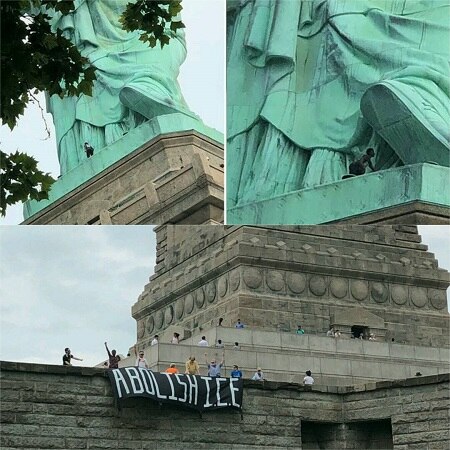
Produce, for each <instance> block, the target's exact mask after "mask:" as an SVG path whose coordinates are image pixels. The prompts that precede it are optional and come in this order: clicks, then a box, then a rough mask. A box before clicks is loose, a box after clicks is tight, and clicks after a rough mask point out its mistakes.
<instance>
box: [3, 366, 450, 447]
mask: <svg viewBox="0 0 450 450" xmlns="http://www.w3.org/2000/svg"><path fill="white" fill-rule="evenodd" d="M1 377H2V378H1V381H2V385H1V387H2V409H1V422H2V432H1V448H2V449H5V450H7V449H17V448H29V449H51V448H58V449H75V448H81V449H83V448H84V449H94V448H117V449H127V448H132V449H146V448H149V449H150V448H151V449H176V448H180V445H181V443H183V442H184V443H187V444H189V446H190V447H191V448H199V449H201V448H215V449H246V448H271V449H282V448H296V449H302V448H305V449H307V448H311V443H314V442H316V441H317V440H318V439H319V440H321V441H322V442H328V444H329V445H328V447H327V448H333V449H350V448H359V449H361V448H380V447H377V445H381V443H387V444H388V443H389V442H392V441H393V443H394V448H395V450H397V449H411V448H421V449H423V450H432V449H444V448H445V449H446V448H448V447H447V445H448V437H449V436H448V422H447V421H448V413H449V390H448V382H449V376H448V374H447V375H440V376H430V377H422V378H413V379H407V380H398V381H394V382H381V383H371V384H369V385H361V386H357V387H353V388H352V387H347V388H337V387H334V388H330V387H328V388H327V387H326V386H313V387H312V388H311V387H304V386H301V385H298V384H292V383H289V384H288V383H275V382H265V383H258V382H252V381H249V380H246V381H245V393H244V410H243V417H242V420H241V416H240V414H239V413H238V412H237V411H231V410H219V411H213V412H208V413H204V414H203V416H202V417H200V416H199V414H198V413H196V412H193V411H189V410H183V409H180V408H176V407H172V406H168V405H163V406H161V407H160V406H159V405H158V404H157V403H155V402H152V401H150V400H147V399H140V398H138V399H130V400H127V401H126V402H123V408H122V410H121V411H119V410H117V409H116V407H115V406H114V404H113V398H112V390H111V388H110V383H109V380H108V379H107V377H106V373H105V371H104V370H101V369H98V370H92V369H89V370H85V369H83V368H75V367H67V368H62V367H56V366H41V365H35V364H17V363H7V362H3V363H2V372H1ZM416 405H417V406H416ZM362 420H364V421H369V422H366V425H367V426H365V425H363V424H361V421H362ZM370 421H372V422H370ZM389 421H391V422H392V435H389ZM312 422H314V423H316V425H315V426H312V425H309V424H310V423H312ZM321 423H322V424H325V425H326V424H328V425H326V426H324V427H320V426H319V425H317V424H321ZM330 423H331V424H334V425H333V426H329V425H330ZM317 428H318V429H319V431H320V430H325V431H326V433H325V432H324V433H323V434H322V435H321V436H319V435H318V433H317ZM330 430H331V431H330ZM302 435H303V437H302ZM368 435H370V438H369V437H368ZM302 440H303V441H304V442H305V445H304V446H302ZM327 440H328V441H327ZM387 444H386V445H387ZM383 445H384V444H383ZM314 448H317V447H314ZM386 448H392V447H386Z"/></svg>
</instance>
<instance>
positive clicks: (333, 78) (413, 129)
mask: <svg viewBox="0 0 450 450" xmlns="http://www.w3.org/2000/svg"><path fill="white" fill-rule="evenodd" d="M229 5H230V6H229V12H228V15H229V26H228V36H227V39H228V49H227V51H228V53H227V108H228V112H227V114H228V116H227V137H228V146H227V155H228V156H227V174H228V175H227V187H228V195H227V197H228V202H229V203H228V205H229V206H230V207H231V206H233V205H235V204H237V203H241V204H242V203H246V202H249V201H255V200H260V199H264V198H270V197H273V196H274V195H277V194H282V193H285V192H290V191H293V190H297V189H301V188H306V187H312V186H315V185H318V184H323V183H327V182H333V181H337V180H339V179H340V178H341V177H342V175H344V174H345V173H346V172H347V168H348V164H349V162H350V161H351V160H353V159H355V158H356V157H359V156H360V155H361V154H362V153H363V152H364V151H365V150H366V149H367V148H368V147H374V148H375V150H376V155H377V162H376V165H377V167H378V168H388V167H394V166H395V165H399V164H411V163H415V162H426V161H430V160H431V161H434V162H437V163H438V164H442V165H449V148H450V145H449V128H448V124H449V121H450V112H449V97H450V90H449V81H450V76H449V60H450V50H449V46H450V40H449V37H450V35H449V28H450V27H449V17H450V16H449V15H450V0H408V1H406V2H404V1H392V0H302V1H299V2H297V1H295V2H294V1H290V0H247V1H242V2H240V3H238V2H230V3H229ZM399 119H401V120H399ZM397 122H399V123H397Z"/></svg>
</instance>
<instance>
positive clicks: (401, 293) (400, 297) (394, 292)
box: [391, 284, 408, 305]
mask: <svg viewBox="0 0 450 450" xmlns="http://www.w3.org/2000/svg"><path fill="white" fill-rule="evenodd" d="M391 297H392V301H393V302H394V303H396V304H397V305H404V304H405V303H406V302H407V301H408V288H407V287H406V286H402V285H401V284H396V285H394V286H392V288H391Z"/></svg>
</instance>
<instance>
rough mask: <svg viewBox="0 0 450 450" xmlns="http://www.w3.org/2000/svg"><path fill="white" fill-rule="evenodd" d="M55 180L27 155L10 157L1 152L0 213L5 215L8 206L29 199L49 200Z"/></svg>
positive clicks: (16, 154)
mask: <svg viewBox="0 0 450 450" xmlns="http://www.w3.org/2000/svg"><path fill="white" fill-rule="evenodd" d="M53 181H54V180H53V178H52V177H51V176H50V175H49V174H48V173H42V172H41V171H40V170H39V169H38V168H37V161H36V160H35V159H34V158H33V157H32V156H28V155H26V154H25V153H20V152H18V151H17V152H16V153H13V154H10V155H7V154H6V153H3V152H2V151H0V186H1V189H0V213H1V215H2V216H4V215H5V212H6V207H7V205H13V204H14V203H17V202H19V201H22V202H24V201H25V200H28V199H29V198H32V199H35V200H42V199H46V198H48V193H49V191H50V186H51V185H52V184H53Z"/></svg>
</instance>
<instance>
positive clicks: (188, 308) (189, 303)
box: [184, 294, 194, 314]
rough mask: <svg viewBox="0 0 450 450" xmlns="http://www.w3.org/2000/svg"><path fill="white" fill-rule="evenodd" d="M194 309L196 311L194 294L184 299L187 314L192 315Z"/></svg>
mask: <svg viewBox="0 0 450 450" xmlns="http://www.w3.org/2000/svg"><path fill="white" fill-rule="evenodd" d="M193 309H194V296H193V295H192V294H188V295H186V298H185V299H184V310H185V311H186V314H190V313H191V312H192V310H193Z"/></svg>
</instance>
